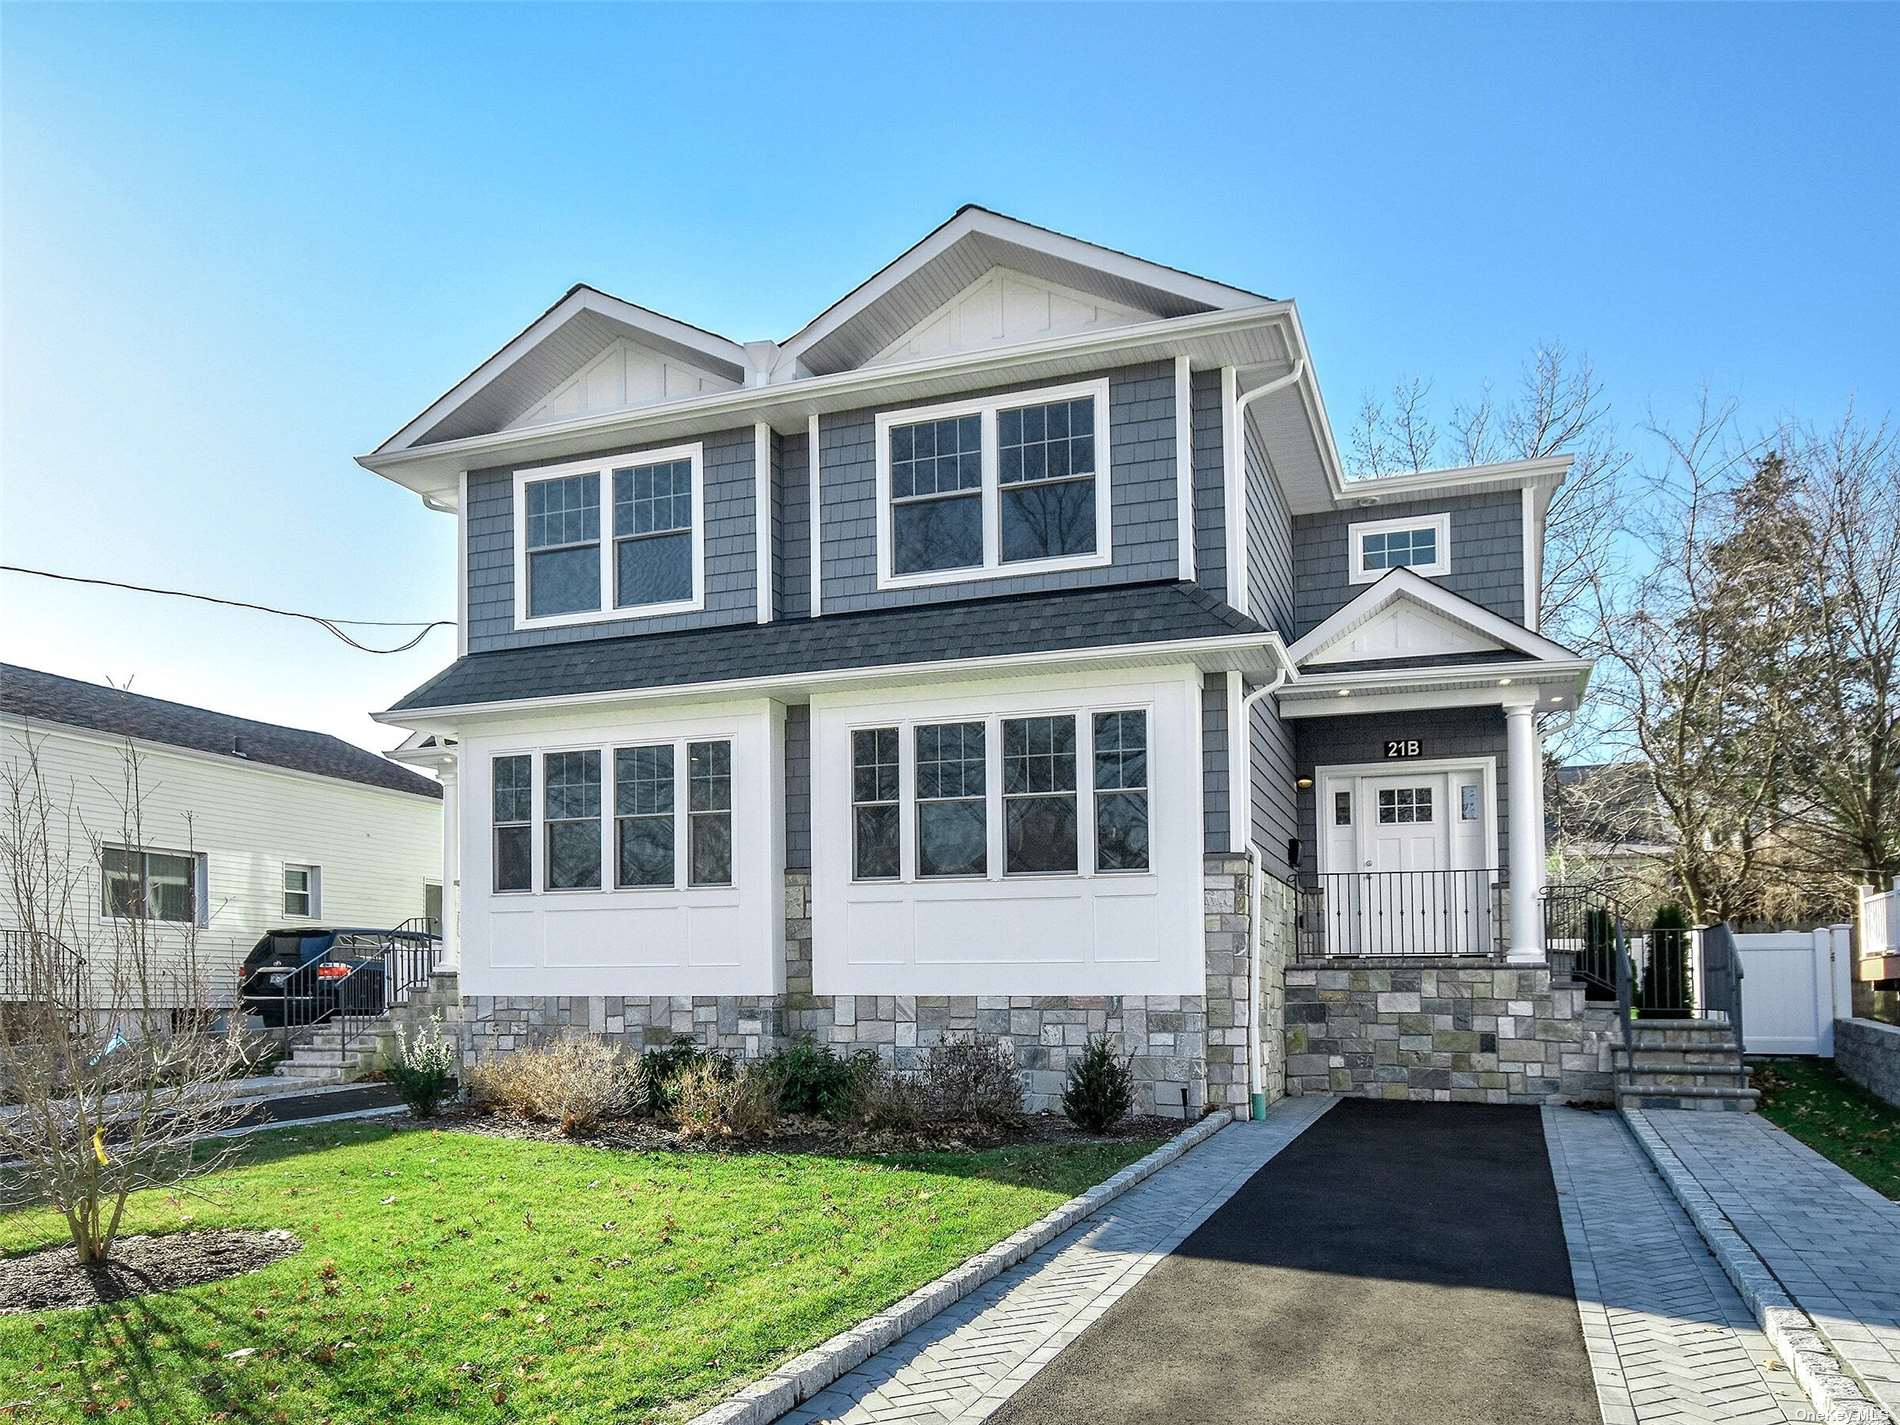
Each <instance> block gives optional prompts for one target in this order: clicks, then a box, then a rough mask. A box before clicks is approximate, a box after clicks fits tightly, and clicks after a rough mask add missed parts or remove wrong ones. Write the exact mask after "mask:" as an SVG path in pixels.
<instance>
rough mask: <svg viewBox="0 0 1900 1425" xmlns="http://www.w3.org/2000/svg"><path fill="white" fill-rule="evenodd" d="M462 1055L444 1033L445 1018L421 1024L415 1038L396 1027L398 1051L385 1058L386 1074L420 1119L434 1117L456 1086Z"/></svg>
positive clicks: (437, 1018) (436, 1018) (412, 1113)
mask: <svg viewBox="0 0 1900 1425" xmlns="http://www.w3.org/2000/svg"><path fill="white" fill-rule="evenodd" d="M460 1058H461V1056H460V1055H459V1054H458V1053H457V1052H456V1048H455V1044H454V1041H453V1040H451V1039H450V1038H449V1036H448V1035H446V1034H444V1033H443V1032H442V1017H441V1016H440V1015H437V1016H435V1017H434V1018H432V1019H431V1020H430V1021H429V1023H428V1024H427V1025H423V1026H419V1027H418V1028H417V1029H416V1032H415V1034H414V1036H413V1037H411V1036H410V1035H407V1034H404V1033H403V1031H402V1029H401V1028H400V1027H398V1028H397V1030H396V1051H395V1053H393V1054H390V1055H387V1056H386V1057H385V1059H384V1061H383V1073H384V1074H385V1075H386V1076H387V1077H388V1079H389V1081H390V1083H392V1084H394V1085H395V1086H396V1092H397V1093H399V1094H401V1095H402V1101H403V1102H404V1103H406V1104H407V1105H409V1112H410V1114H411V1115H413V1116H414V1117H416V1118H433V1117H435V1111H436V1109H438V1108H439V1107H441V1105H442V1100H443V1099H445V1098H447V1097H448V1096H449V1092H450V1090H452V1089H453V1088H454V1087H455V1074H456V1070H457V1069H458V1068H459V1067H460Z"/></svg>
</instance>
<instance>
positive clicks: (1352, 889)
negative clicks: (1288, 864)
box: [1298, 869, 1510, 960]
mask: <svg viewBox="0 0 1900 1425" xmlns="http://www.w3.org/2000/svg"><path fill="white" fill-rule="evenodd" d="M1509 896H1510V888H1509V887H1508V886H1507V885H1506V884H1505V883H1504V882H1502V881H1500V880H1499V879H1498V873H1497V871H1495V870H1491V869H1485V870H1471V871H1341V872H1329V873H1327V874H1325V875H1322V876H1319V877H1317V878H1316V879H1315V881H1314V883H1313V884H1311V885H1307V886H1302V887H1300V888H1299V891H1298V927H1299V947H1298V949H1299V955H1300V958H1301V959H1312V960H1320V959H1331V958H1345V957H1351V958H1359V957H1365V958H1392V959H1406V958H1411V959H1424V958H1429V957H1434V956H1467V955H1469V956H1484V957H1496V956H1500V955H1502V954H1503V953H1504V951H1505V950H1506V948H1507V947H1508V945H1509V941H1510V935H1509V927H1510V916H1509V914H1508V912H1507V911H1506V909H1505V907H1506V906H1507V904H1508V902H1509Z"/></svg>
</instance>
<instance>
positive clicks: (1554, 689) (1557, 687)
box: [1280, 658, 1594, 718]
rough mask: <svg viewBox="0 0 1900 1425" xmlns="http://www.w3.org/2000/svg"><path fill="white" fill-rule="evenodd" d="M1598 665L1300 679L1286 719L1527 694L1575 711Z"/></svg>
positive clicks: (1286, 695) (1504, 703)
mask: <svg viewBox="0 0 1900 1425" xmlns="http://www.w3.org/2000/svg"><path fill="white" fill-rule="evenodd" d="M1593 666H1594V665H1593V664H1592V663H1591V662H1590V660H1589V659H1587V658H1579V659H1572V660H1570V661H1568V662H1563V663H1487V664H1483V665H1479V666H1475V667H1452V668H1446V667H1437V668H1399V669H1384V670H1380V671H1378V672H1373V673H1358V674H1350V675H1342V676H1338V677H1331V678H1324V677H1315V676H1313V675H1311V674H1309V675H1307V676H1305V677H1303V678H1301V679H1300V682H1299V685H1298V687H1297V689H1288V690H1286V691H1284V692H1282V693H1281V694H1280V716H1281V717H1282V718H1303V717H1350V716H1353V715H1355V714H1358V713H1375V712H1376V713H1391V712H1419V711H1425V710H1428V709H1432V708H1470V707H1510V706H1511V705H1513V704H1514V703H1517V702H1521V701H1523V700H1524V699H1525V698H1527V697H1528V698H1531V699H1533V700H1534V701H1536V702H1537V704H1538V707H1539V709H1540V710H1541V711H1544V712H1558V711H1564V710H1569V709H1574V708H1575V707H1576V706H1577V704H1578V703H1579V702H1581V701H1582V698H1583V690H1584V687H1585V685H1586V684H1587V683H1588V682H1589V678H1590V670H1591V668H1592V667H1593Z"/></svg>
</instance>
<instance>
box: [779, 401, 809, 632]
mask: <svg viewBox="0 0 1900 1425" xmlns="http://www.w3.org/2000/svg"><path fill="white" fill-rule="evenodd" d="M808 443H809V442H807V441H806V439H805V437H804V436H802V435H788V436H785V437H783V438H782V439H781V440H780V442H779V469H778V482H779V498H778V501H777V503H778V548H779V564H778V567H779V606H778V616H779V617H780V618H809V617H811V466H810V465H809V464H808V463H807V462H806V459H805V447H806V445H807V444H808Z"/></svg>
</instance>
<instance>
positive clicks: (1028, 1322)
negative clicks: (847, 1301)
mask: <svg viewBox="0 0 1900 1425" xmlns="http://www.w3.org/2000/svg"><path fill="white" fill-rule="evenodd" d="M1331 1103H1332V1100H1331V1099H1327V1098H1319V1097H1309V1098H1297V1099H1286V1100H1283V1101H1282V1102H1280V1103H1279V1104H1276V1105H1275V1106H1274V1108H1273V1110H1272V1112H1271V1113H1269V1114H1268V1115H1267V1118H1266V1120H1265V1121H1264V1122H1261V1123H1236V1124H1234V1125H1233V1126H1231V1127H1229V1128H1225V1129H1223V1130H1221V1132H1219V1133H1217V1134H1215V1135H1214V1137H1213V1138H1212V1139H1210V1140H1209V1141H1208V1142H1207V1143H1205V1144H1203V1145H1202V1146H1200V1147H1199V1148H1196V1149H1195V1150H1194V1151H1193V1152H1191V1153H1189V1154H1188V1155H1187V1156H1186V1157H1184V1158H1182V1159H1180V1160H1179V1161H1178V1162H1175V1163H1171V1164H1169V1165H1168V1166H1167V1167H1165V1168H1163V1169H1162V1170H1161V1171H1160V1172H1158V1173H1156V1174H1155V1175H1154V1176H1153V1177H1151V1178H1149V1179H1148V1181H1146V1182H1145V1183H1142V1184H1141V1185H1140V1186H1139V1187H1135V1188H1131V1189H1130V1190H1129V1191H1128V1192H1126V1193H1124V1194H1123V1195H1122V1196H1121V1197H1119V1198H1117V1199H1116V1200H1115V1201H1114V1202H1112V1203H1110V1204H1109V1205H1108V1206H1107V1207H1105V1208H1104V1209H1102V1211H1101V1212H1099V1213H1097V1214H1096V1215H1095V1216H1094V1217H1091V1218H1090V1219H1089V1220H1088V1221H1086V1222H1084V1223H1082V1224H1081V1225H1080V1226H1078V1227H1076V1228H1075V1229H1074V1230H1073V1231H1072V1232H1069V1233H1067V1234H1065V1235H1064V1236H1061V1237H1058V1238H1057V1239H1056V1240H1055V1241H1054V1242H1051V1243H1050V1244H1049V1245H1048V1246H1047V1247H1045V1248H1043V1249H1042V1250H1041V1251H1040V1252H1037V1253H1036V1254H1035V1255H1034V1256H1032V1257H1029V1258H1026V1259H1025V1260H1024V1261H1023V1262H1021V1263H1020V1264H1018V1265H1017V1266H1015V1267H1012V1268H1011V1269H1010V1270H1009V1271H1007V1272H1004V1273H1003V1274H1002V1275H1001V1276H999V1277H997V1278H996V1279H995V1280H994V1281H992V1282H990V1283H988V1284H987V1285H985V1286H984V1287H982V1288H981V1289H980V1290H978V1291H975V1292H972V1293H971V1294H970V1295H969V1296H967V1297H965V1298H964V1299H963V1300H962V1301H960V1302H958V1303H957V1304H956V1305H955V1306H953V1307H951V1308H950V1309H949V1310H947V1311H944V1312H942V1313H940V1314H939V1315H937V1316H935V1317H933V1318H932V1319H931V1320H929V1321H926V1322H925V1323H924V1324H923V1325H921V1326H919V1327H918V1328H917V1329H916V1330H915V1331H912V1332H911V1333H910V1334H909V1335H907V1336H905V1337H904V1338H903V1339H902V1340H900V1341H898V1342H896V1343H895V1344H893V1345H891V1346H889V1347H887V1348H886V1349H884V1350H883V1351H880V1352H879V1353H878V1354H877V1355H875V1356H873V1357H871V1358H870V1359H869V1360H868V1361H866V1362H865V1363H864V1364H863V1365H861V1366H859V1367H858V1368H857V1369H856V1370H854V1371H852V1372H851V1373H850V1374H849V1375H846V1376H842V1377H840V1378H839V1379H838V1380H837V1381H835V1382H833V1384H832V1385H831V1387H830V1388H829V1389H827V1390H825V1391H823V1392H821V1393H820V1394H818V1395H815V1396H813V1397H812V1398H811V1399H810V1400H808V1401H806V1402H805V1404H804V1405H803V1406H801V1407H799V1408H798V1409H797V1410H794V1411H792V1412H791V1413H790V1414H789V1415H785V1416H783V1417H781V1419H782V1421H783V1422H785V1425H816V1422H820V1421H824V1422H839V1425H845V1422H849V1425H861V1423H862V1422H884V1421H897V1420H905V1421H918V1420H928V1421H944V1420H954V1421H962V1422H968V1421H977V1420H982V1419H985V1418H986V1417H987V1416H988V1415H989V1414H990V1413H991V1412H992V1411H994V1410H995V1409H997V1407H998V1406H1000V1405H1001V1404H1002V1403H1003V1402H1004V1401H1005V1400H1007V1399H1008V1398H1009V1396H1010V1395H1011V1394H1013V1393H1014V1392H1015V1391H1016V1390H1017V1389H1018V1388H1020V1387H1021V1386H1022V1385H1023V1383H1024V1382H1025V1381H1027V1380H1028V1379H1029V1378H1030V1377H1031V1376H1033V1375H1034V1374H1035V1373H1036V1371H1038V1370H1039V1369H1041V1367H1042V1366H1043V1365H1045V1364H1046V1363H1047V1362H1049V1361H1051V1360H1053V1359H1054V1358H1055V1356H1056V1354H1057V1352H1059V1351H1061V1349H1062V1348H1063V1347H1064V1346H1066V1345H1068V1344H1069V1342H1071V1341H1073V1340H1074V1339H1075V1338H1076V1337H1077V1336H1079V1335H1080V1334H1081V1333H1082V1332H1083V1331H1084V1330H1085V1329H1086V1328H1087V1327H1089V1326H1090V1325H1092V1324H1093V1323H1094V1322H1095V1321H1096V1320H1098V1319H1099V1318H1100V1317H1101V1315H1102V1313H1103V1312H1105V1311H1107V1310H1108V1308H1109V1307H1110V1306H1111V1305H1112V1304H1113V1303H1115V1302H1116V1301H1118V1300H1120V1299H1121V1297H1122V1296H1123V1295H1124V1294H1125V1293H1126V1292H1127V1291H1128V1289H1129V1288H1130V1287H1132V1286H1134V1285H1135V1283H1136V1282H1138V1281H1140V1280H1141V1279H1142V1277H1143V1276H1144V1275H1146V1274H1147V1272H1148V1271H1149V1269H1150V1268H1152V1267H1153V1266H1154V1265H1155V1264H1156V1263H1157V1262H1158V1261H1160V1260H1161V1259H1162V1258H1164V1257H1165V1256H1166V1255H1167V1254H1168V1253H1169V1252H1170V1251H1171V1250H1172V1249H1173V1248H1174V1247H1175V1246H1176V1245H1177V1244H1178V1243H1179V1242H1180V1241H1181V1240H1182V1239H1183V1238H1184V1237H1186V1236H1187V1235H1188V1234H1189V1233H1190V1232H1192V1231H1193V1230H1194V1229H1195V1228H1196V1227H1198V1226H1199V1225H1200V1224H1201V1222H1202V1221H1204V1220H1205V1219H1206V1218H1207V1217H1208V1216H1209V1215H1210V1214H1211V1213H1212V1212H1213V1211H1214V1210H1215V1209H1216V1208H1218V1207H1219V1206H1220V1205H1221V1204H1222V1203H1224V1202H1226V1201H1227V1199H1228V1198H1229V1197H1231V1196H1232V1195H1233V1193H1234V1192H1235V1190H1236V1189H1238V1188H1239V1187H1240V1186H1241V1185H1242V1184H1243V1183H1245V1182H1246V1181H1247V1179H1248V1178H1250V1177H1252V1176H1253V1174H1254V1173H1256V1172H1258V1171H1259V1170H1260V1168H1261V1166H1262V1165H1263V1164H1264V1163H1266V1162H1267V1161H1268V1160H1269V1159H1271V1158H1272V1157H1273V1156H1274V1155H1275V1154H1276V1153H1278V1152H1279V1151H1280V1150H1281V1149H1282V1148H1284V1147H1286V1145H1287V1144H1288V1143H1291V1142H1292V1141H1293V1140H1294V1139H1295V1138H1297V1137H1298V1136H1299V1135H1300V1134H1301V1133H1302V1132H1303V1131H1304V1130H1305V1129H1306V1128H1307V1126H1308V1125H1309V1124H1311V1123H1312V1122H1313V1121H1314V1120H1315V1119H1317V1118H1318V1117H1319V1116H1320V1115H1321V1114H1322V1113H1324V1112H1325V1111H1326V1110H1327V1108H1329V1107H1330V1106H1331ZM1187 1325H1191V1323H1184V1326H1187Z"/></svg>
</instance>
